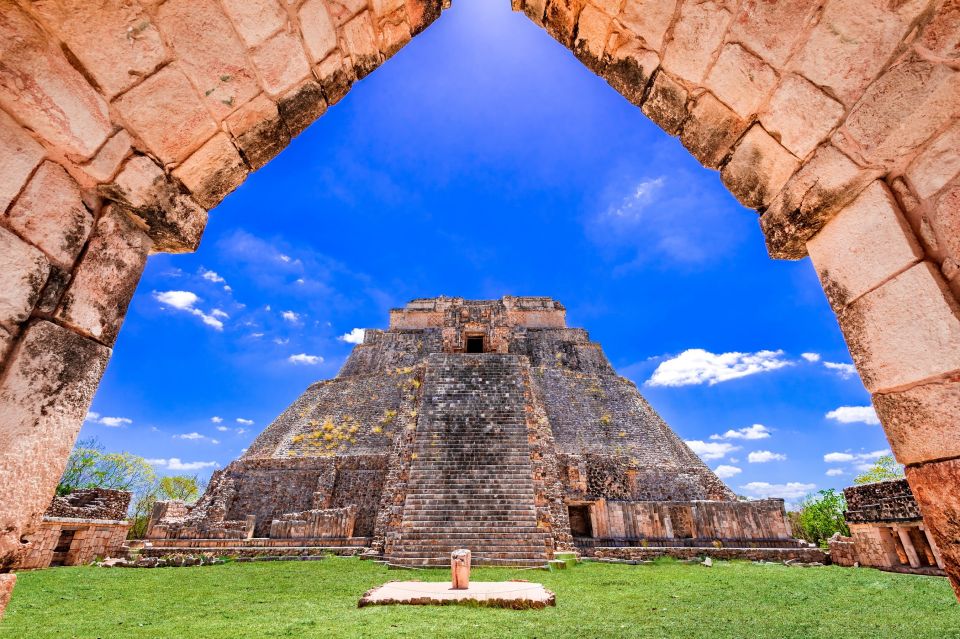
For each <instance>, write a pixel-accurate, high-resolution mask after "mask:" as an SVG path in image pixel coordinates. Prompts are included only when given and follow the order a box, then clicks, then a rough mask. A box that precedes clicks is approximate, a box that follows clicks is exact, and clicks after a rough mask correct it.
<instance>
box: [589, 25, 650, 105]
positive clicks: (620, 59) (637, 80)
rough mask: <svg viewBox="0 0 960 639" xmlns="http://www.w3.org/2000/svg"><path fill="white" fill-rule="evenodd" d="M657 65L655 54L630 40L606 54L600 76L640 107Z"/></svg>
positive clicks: (636, 40)
mask: <svg viewBox="0 0 960 639" xmlns="http://www.w3.org/2000/svg"><path fill="white" fill-rule="evenodd" d="M659 65H660V58H659V57H657V54H656V53H654V52H653V51H647V50H646V49H644V48H643V47H642V46H641V43H640V40H638V39H636V38H631V39H629V40H627V41H625V42H622V43H617V44H616V45H615V47H614V48H612V51H610V52H609V53H608V54H607V56H606V57H605V59H604V64H603V71H602V73H601V75H602V76H603V78H604V79H605V80H606V81H607V82H609V83H610V86H612V87H613V88H614V89H615V90H616V91H617V92H618V93H619V94H620V95H622V96H623V97H625V98H626V99H627V100H629V101H630V102H632V103H633V104H635V105H637V106H640V105H642V104H643V94H644V91H645V90H646V88H647V83H648V82H649V81H650V76H651V75H653V73H654V72H655V71H656V70H657V67H659Z"/></svg>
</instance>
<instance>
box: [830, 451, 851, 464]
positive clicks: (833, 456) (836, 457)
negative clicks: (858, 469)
mask: <svg viewBox="0 0 960 639" xmlns="http://www.w3.org/2000/svg"><path fill="white" fill-rule="evenodd" d="M854 459H856V457H854V456H853V455H851V454H850V453H827V454H826V455H824V456H823V461H825V462H827V463H828V464H844V463H846V462H851V461H853V460H854Z"/></svg>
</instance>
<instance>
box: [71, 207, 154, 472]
mask: <svg viewBox="0 0 960 639" xmlns="http://www.w3.org/2000/svg"><path fill="white" fill-rule="evenodd" d="M151 247H152V242H151V241H150V238H149V237H147V234H146V233H145V232H144V231H143V230H141V229H140V228H139V227H138V226H137V225H136V224H134V223H133V221H132V220H131V219H129V218H128V217H127V215H126V214H124V212H123V211H122V209H121V208H120V207H117V206H111V207H109V208H108V210H107V211H106V212H105V213H104V214H103V216H102V217H101V218H100V220H99V221H98V222H97V228H96V232H95V233H94V235H93V238H92V239H91V240H90V245H89V247H88V248H87V252H86V253H84V255H83V259H82V260H80V264H79V265H78V266H77V269H76V271H75V273H74V277H73V281H72V282H71V283H70V287H69V288H68V289H67V292H66V293H65V294H64V296H63V300H62V301H61V303H60V308H58V309H57V312H56V318H57V319H58V320H59V321H60V322H62V323H63V324H66V325H67V326H70V327H74V328H76V329H77V330H78V331H80V332H82V333H83V334H86V335H90V336H91V337H93V338H94V339H95V340H97V341H98V342H100V343H102V344H106V345H108V346H109V345H112V344H113V342H114V341H115V340H116V339H117V333H118V332H119V331H120V325H121V324H123V318H124V316H125V315H126V313H127V306H128V305H129V304H130V299H131V298H132V297H133V292H134V291H135V290H136V288H137V283H138V282H139V281H140V274H141V273H143V267H144V266H145V265H146V263H147V255H148V254H149V252H150V249H151ZM64 458H65V456H64Z"/></svg>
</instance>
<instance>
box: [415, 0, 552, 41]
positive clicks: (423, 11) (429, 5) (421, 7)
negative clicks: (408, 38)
mask: <svg viewBox="0 0 960 639" xmlns="http://www.w3.org/2000/svg"><path fill="white" fill-rule="evenodd" d="M539 1H540V2H541V3H542V2H543V0H539ZM443 3H444V0H406V6H407V24H409V25H410V33H411V34H412V35H417V34H418V33H420V32H421V31H423V30H424V29H426V28H427V27H429V26H430V25H431V24H432V23H433V21H434V20H436V19H437V18H439V17H440V12H441V11H442V10H443ZM447 6H448V7H449V6H450V5H449V3H447ZM540 16H541V17H542V16H543V10H542V9H541V11H540ZM536 22H537V24H540V22H541V20H540V18H539V17H538V18H537V20H536Z"/></svg>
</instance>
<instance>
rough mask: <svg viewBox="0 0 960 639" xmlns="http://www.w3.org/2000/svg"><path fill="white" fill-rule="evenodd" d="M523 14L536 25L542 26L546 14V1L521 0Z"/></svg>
mask: <svg viewBox="0 0 960 639" xmlns="http://www.w3.org/2000/svg"><path fill="white" fill-rule="evenodd" d="M521 1H522V2H523V12H524V13H525V14H526V15H527V17H528V18H530V19H531V20H533V21H534V22H535V23H536V24H539V25H540V26H544V24H543V19H544V15H545V14H546V12H547V0H521Z"/></svg>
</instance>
